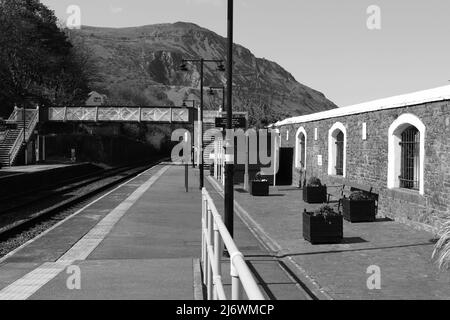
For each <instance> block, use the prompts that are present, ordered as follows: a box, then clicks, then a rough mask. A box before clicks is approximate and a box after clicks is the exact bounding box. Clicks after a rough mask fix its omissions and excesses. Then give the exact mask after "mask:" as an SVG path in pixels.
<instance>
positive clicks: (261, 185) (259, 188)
mask: <svg viewBox="0 0 450 320" xmlns="http://www.w3.org/2000/svg"><path fill="white" fill-rule="evenodd" d="M250 194H251V195H252V196H257V197H266V196H268V195H269V181H268V180H267V179H263V177H262V175H261V174H260V173H258V174H257V175H256V177H255V179H254V180H252V181H251V183H250Z"/></svg>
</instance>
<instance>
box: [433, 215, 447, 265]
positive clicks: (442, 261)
mask: <svg viewBox="0 0 450 320" xmlns="http://www.w3.org/2000/svg"><path fill="white" fill-rule="evenodd" d="M439 236H440V237H441V238H440V240H439V241H438V243H437V244H436V248H435V250H434V252H433V258H434V259H436V260H437V262H438V264H439V267H440V268H441V269H448V267H450V221H448V222H446V223H445V224H444V226H443V227H442V230H441V232H440V233H439Z"/></svg>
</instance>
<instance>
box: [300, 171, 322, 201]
mask: <svg viewBox="0 0 450 320" xmlns="http://www.w3.org/2000/svg"><path fill="white" fill-rule="evenodd" d="M303 201H305V202H307V203H325V202H327V186H326V185H322V182H321V181H320V179H319V178H317V177H311V178H310V179H309V180H308V183H307V184H306V186H304V187H303Z"/></svg>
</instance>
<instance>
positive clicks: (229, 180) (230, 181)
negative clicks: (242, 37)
mask: <svg viewBox="0 0 450 320" xmlns="http://www.w3.org/2000/svg"><path fill="white" fill-rule="evenodd" d="M233 10H234V8H233V0H228V19H227V20H228V53H227V55H228V59H227V62H228V68H227V71H228V75H227V100H228V101H227V102H228V103H227V129H228V130H232V129H233ZM233 176H234V165H233V163H225V210H224V211H225V217H224V218H225V219H224V220H225V225H226V227H227V229H228V231H229V233H230V235H231V237H233V235H234V177H233Z"/></svg>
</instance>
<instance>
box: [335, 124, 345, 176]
mask: <svg viewBox="0 0 450 320" xmlns="http://www.w3.org/2000/svg"><path fill="white" fill-rule="evenodd" d="M336 175H337V176H343V175H344V133H343V132H342V131H340V130H339V132H338V134H337V135H336Z"/></svg>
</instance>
